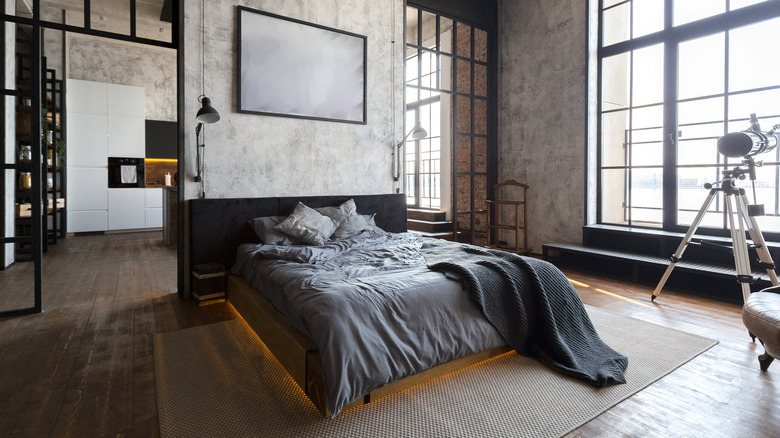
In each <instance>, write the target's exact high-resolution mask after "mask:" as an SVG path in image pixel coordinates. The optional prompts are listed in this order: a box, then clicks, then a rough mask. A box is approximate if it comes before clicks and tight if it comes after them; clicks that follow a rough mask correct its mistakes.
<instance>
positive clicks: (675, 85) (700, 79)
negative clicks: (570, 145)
mask: <svg viewBox="0 0 780 438" xmlns="http://www.w3.org/2000/svg"><path fill="white" fill-rule="evenodd" d="M778 41H780V1H777V0H764V1H760V0H712V1H707V2H701V1H694V0H624V1H620V0H600V1H599V50H598V58H599V75H598V77H599V98H598V105H599V107H598V115H599V120H598V139H599V140H598V141H599V145H598V154H599V155H598V221H599V223H602V224H613V225H627V226H636V227H649V228H659V229H663V230H667V231H684V230H685V229H687V228H688V226H689V225H690V223H691V222H692V221H693V218H694V216H695V214H696V212H697V211H698V210H699V209H700V208H701V204H702V203H703V201H704V199H705V197H706V194H707V190H706V189H704V184H705V183H706V182H714V181H716V180H718V179H720V176H721V172H722V171H723V170H725V169H727V168H733V167H734V166H737V165H740V164H741V159H738V158H737V159H735V158H726V157H724V156H722V155H720V154H718V152H717V138H718V137H720V136H722V135H724V134H726V133H728V132H734V131H741V130H744V129H747V128H748V127H749V126H750V123H749V117H750V114H751V113H756V114H757V116H758V118H759V122H760V123H761V126H762V128H763V129H764V130H769V129H770V128H771V127H772V126H773V125H775V124H777V123H780V74H777V72H778V71H780V60H779V59H778V57H777V56H775V55H773V53H776V52H777V44H778ZM762 59H763V61H762ZM757 159H760V160H763V161H764V166H763V167H762V168H760V169H759V171H758V180H757V181H756V188H757V190H756V197H757V201H758V203H763V204H765V206H766V211H767V215H766V216H763V217H761V218H759V219H758V220H759V224H760V226H761V227H762V229H763V230H764V231H765V232H767V233H768V234H769V235H773V234H774V233H778V234H776V236H780V202H779V200H780V150H777V149H776V150H775V151H773V152H771V153H769V154H766V155H764V156H761V157H757ZM743 184H744V183H743ZM745 187H746V188H748V185H747V184H745ZM749 193H751V195H752V192H751V191H749ZM726 228H727V222H726V215H725V212H724V208H723V205H722V204H721V203H718V202H716V203H713V204H712V206H711V207H710V210H709V211H708V212H707V214H706V215H705V218H704V220H703V222H702V228H700V229H701V230H702V231H703V232H709V233H712V234H723V233H725V229H726Z"/></svg>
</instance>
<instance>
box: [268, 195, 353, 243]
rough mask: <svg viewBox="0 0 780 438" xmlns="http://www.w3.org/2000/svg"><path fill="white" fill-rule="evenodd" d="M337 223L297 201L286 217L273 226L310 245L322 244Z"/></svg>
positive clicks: (334, 229)
mask: <svg viewBox="0 0 780 438" xmlns="http://www.w3.org/2000/svg"><path fill="white" fill-rule="evenodd" d="M336 228H338V224H337V223H336V222H334V221H333V219H331V218H329V217H327V216H323V215H321V214H320V213H318V212H317V211H315V210H314V209H311V208H309V207H307V206H305V205H303V204H302V203H300V202H299V203H298V205H297V206H296V207H295V210H293V212H292V214H291V215H289V216H287V219H285V220H283V221H282V222H280V223H279V224H278V225H276V226H275V227H274V229H275V230H278V231H281V232H283V233H285V234H287V235H288V236H291V237H293V238H295V239H298V240H300V241H303V242H304V243H308V244H310V245H323V244H324V243H325V242H327V241H328V239H329V238H330V236H332V235H333V232H334V231H336Z"/></svg>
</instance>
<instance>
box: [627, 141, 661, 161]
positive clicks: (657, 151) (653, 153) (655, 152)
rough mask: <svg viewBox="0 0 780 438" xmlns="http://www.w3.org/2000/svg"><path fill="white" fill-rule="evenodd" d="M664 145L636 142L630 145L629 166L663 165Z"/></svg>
mask: <svg viewBox="0 0 780 438" xmlns="http://www.w3.org/2000/svg"><path fill="white" fill-rule="evenodd" d="M663 162H664V144H663V143H662V142H658V141H656V142H637V141H634V143H633V144H632V145H631V165H632V166H649V165H658V166H661V165H663Z"/></svg>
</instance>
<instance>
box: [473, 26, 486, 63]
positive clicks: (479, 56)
mask: <svg viewBox="0 0 780 438" xmlns="http://www.w3.org/2000/svg"><path fill="white" fill-rule="evenodd" d="M487 48H488V34H487V32H485V31H484V30H482V29H474V59H476V60H477V61H482V62H487V60H488V49H487Z"/></svg>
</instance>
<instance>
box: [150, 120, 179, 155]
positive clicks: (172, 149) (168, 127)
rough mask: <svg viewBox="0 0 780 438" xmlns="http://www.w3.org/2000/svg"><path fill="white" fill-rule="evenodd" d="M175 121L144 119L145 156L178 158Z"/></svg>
mask: <svg viewBox="0 0 780 438" xmlns="http://www.w3.org/2000/svg"><path fill="white" fill-rule="evenodd" d="M177 127H178V125H177V123H176V122H163V121H160V120H147V121H146V158H172V159H177V158H179V156H178V154H177V151H176V147H177V145H178V143H177V142H178V137H177V135H176V133H177Z"/></svg>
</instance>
